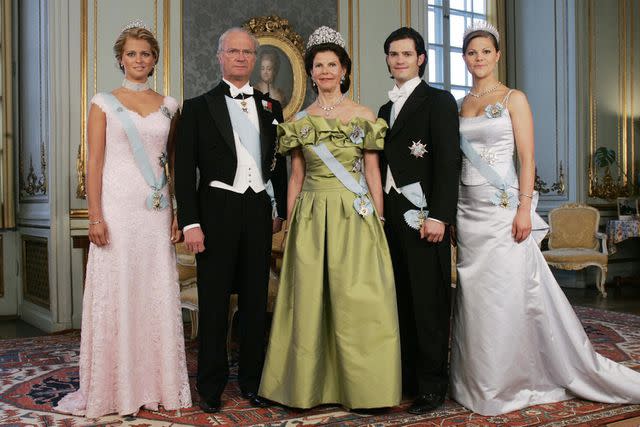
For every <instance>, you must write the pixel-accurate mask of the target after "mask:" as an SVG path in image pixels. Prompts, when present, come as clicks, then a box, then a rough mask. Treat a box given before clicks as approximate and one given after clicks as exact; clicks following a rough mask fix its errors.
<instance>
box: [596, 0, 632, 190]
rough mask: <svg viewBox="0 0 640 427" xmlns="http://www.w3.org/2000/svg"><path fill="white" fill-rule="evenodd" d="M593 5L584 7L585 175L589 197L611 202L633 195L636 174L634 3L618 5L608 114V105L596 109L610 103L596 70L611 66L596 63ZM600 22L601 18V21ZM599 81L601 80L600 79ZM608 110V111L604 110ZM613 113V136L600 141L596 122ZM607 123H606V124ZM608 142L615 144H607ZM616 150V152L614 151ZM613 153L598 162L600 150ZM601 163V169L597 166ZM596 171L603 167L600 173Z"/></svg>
mask: <svg viewBox="0 0 640 427" xmlns="http://www.w3.org/2000/svg"><path fill="white" fill-rule="evenodd" d="M596 5H600V6H601V4H600V3H598V2H595V0H589V2H588V4H587V28H588V35H589V38H588V99H589V166H588V170H587V176H588V196H589V197H592V198H600V199H607V200H612V199H615V198H616V197H625V196H629V195H631V194H633V193H634V192H635V187H636V185H635V183H636V179H637V178H636V176H637V171H636V170H635V162H636V158H635V157H636V154H635V153H636V150H635V135H634V134H635V130H634V118H635V114H636V113H635V105H634V81H633V78H634V67H635V51H634V34H633V29H634V27H633V26H634V23H633V21H634V15H633V13H634V1H628V0H620V1H618V2H616V5H617V23H618V26H617V27H618V28H617V29H618V31H617V33H616V35H617V40H616V42H617V46H616V48H617V62H618V64H617V76H616V77H617V88H616V89H617V90H616V92H615V93H616V95H617V100H616V106H615V111H610V110H611V108H610V104H611V102H608V103H606V104H605V107H604V108H603V109H600V108H599V101H600V100H602V101H603V102H607V101H610V97H609V98H607V95H609V92H608V91H605V92H602V93H601V92H599V91H598V85H599V84H605V85H607V87H609V86H610V85H611V84H612V82H611V81H610V80H607V81H606V82H600V81H599V80H598V77H599V73H598V67H599V65H600V66H604V67H606V66H610V64H599V62H598V51H599V50H600V48H601V46H598V45H597V42H598V40H600V38H599V37H598V28H599V26H598V18H599V14H598V13H597V11H596ZM601 19H602V18H601ZM601 79H602V78H601ZM607 107H609V110H607ZM611 113H613V114H615V135H605V138H604V139H603V140H602V142H601V140H600V139H599V136H600V135H599V127H598V121H599V120H601V121H602V120H606V119H607V118H608V115H611ZM605 124H606V122H605ZM609 140H614V141H615V147H614V146H613V144H607V142H608V141H609ZM614 148H615V150H613V149H614ZM606 149H611V150H613V156H607V159H606V160H607V161H606V162H604V163H602V161H600V162H597V161H596V157H597V156H598V154H597V153H598V152H602V151H603V150H606ZM598 163H600V166H599V165H598ZM599 168H603V169H604V170H603V171H601V170H599Z"/></svg>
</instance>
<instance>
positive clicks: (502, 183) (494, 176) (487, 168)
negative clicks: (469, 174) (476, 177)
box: [460, 135, 519, 209]
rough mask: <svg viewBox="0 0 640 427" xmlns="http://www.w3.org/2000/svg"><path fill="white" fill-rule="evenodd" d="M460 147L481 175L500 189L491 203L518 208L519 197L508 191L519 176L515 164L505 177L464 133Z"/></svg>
mask: <svg viewBox="0 0 640 427" xmlns="http://www.w3.org/2000/svg"><path fill="white" fill-rule="evenodd" d="M460 149H461V150H462V152H463V153H464V155H465V157H466V158H467V159H468V160H469V162H471V164H472V165H473V166H474V167H475V168H476V169H477V170H478V172H480V175H482V177H483V178H484V179H486V180H487V181H488V182H489V184H491V185H492V186H494V187H495V188H497V189H498V191H497V192H496V193H495V194H494V196H493V197H492V199H491V203H493V204H494V205H496V206H500V207H503V208H508V209H516V208H517V207H518V204H519V202H518V198H517V197H516V196H515V194H514V193H513V192H508V191H507V190H508V189H509V188H510V187H511V184H510V183H511V182H513V181H514V180H515V179H516V178H517V177H516V174H515V171H514V169H513V166H512V167H511V168H509V170H508V171H507V176H506V177H504V178H503V177H501V176H500V174H499V173H498V172H497V171H496V170H495V169H494V168H493V167H492V166H491V165H490V164H489V163H487V162H486V161H484V160H483V159H482V157H480V154H478V153H477V152H476V150H474V148H473V146H472V145H471V143H470V142H469V141H467V139H466V138H465V137H464V136H462V135H460Z"/></svg>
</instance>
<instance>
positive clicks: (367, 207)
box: [311, 144, 373, 217]
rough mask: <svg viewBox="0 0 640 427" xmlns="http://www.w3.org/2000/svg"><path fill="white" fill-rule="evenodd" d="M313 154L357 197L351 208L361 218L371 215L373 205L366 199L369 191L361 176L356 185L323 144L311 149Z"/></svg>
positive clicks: (353, 179)
mask: <svg viewBox="0 0 640 427" xmlns="http://www.w3.org/2000/svg"><path fill="white" fill-rule="evenodd" d="M311 149H312V150H313V152H314V153H316V154H317V155H318V157H320V160H322V161H323V162H324V164H325V165H326V166H327V167H328V168H329V170H330V171H331V172H333V174H334V175H335V176H336V178H338V180H339V181H340V182H341V183H342V185H344V186H345V187H346V188H347V190H349V191H351V192H352V193H354V194H355V195H357V196H358V197H356V199H355V200H354V202H353V208H354V209H355V210H356V212H358V214H359V215H361V216H362V217H365V216H368V215H371V214H372V213H373V205H372V204H371V200H369V197H367V193H368V192H369V189H368V188H367V183H366V181H365V179H364V176H363V175H360V183H358V182H357V181H356V180H355V178H354V177H353V176H351V174H350V173H349V172H347V170H346V169H345V168H344V166H342V163H340V162H339V161H338V159H336V158H335V157H334V156H333V154H331V151H329V149H328V148H327V146H326V145H324V144H318V145H314V146H312V147H311Z"/></svg>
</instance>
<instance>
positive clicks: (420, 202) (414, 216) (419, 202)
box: [389, 102, 429, 230]
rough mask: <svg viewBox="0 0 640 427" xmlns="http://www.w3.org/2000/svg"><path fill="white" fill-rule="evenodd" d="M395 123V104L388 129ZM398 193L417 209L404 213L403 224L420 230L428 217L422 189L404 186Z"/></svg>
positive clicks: (415, 185)
mask: <svg viewBox="0 0 640 427" xmlns="http://www.w3.org/2000/svg"><path fill="white" fill-rule="evenodd" d="M395 121H396V104H395V102H394V103H393V104H392V105H391V113H390V116H389V129H391V127H393V124H394V123H395ZM398 191H399V192H400V193H401V194H402V195H403V196H404V197H406V198H407V200H409V201H410V202H411V204H413V205H414V206H415V207H416V208H418V209H409V210H408V211H406V212H405V213H404V222H406V223H407V225H408V226H409V227H411V228H413V229H415V230H420V228H421V227H422V223H423V222H425V221H426V219H427V218H428V217H429V211H428V210H425V209H424V208H426V207H427V198H426V197H425V196H424V193H423V192H422V187H421V186H420V183H419V182H414V183H413V184H408V185H405V186H404V187H400V188H398Z"/></svg>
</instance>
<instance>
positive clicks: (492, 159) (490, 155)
mask: <svg viewBox="0 0 640 427" xmlns="http://www.w3.org/2000/svg"><path fill="white" fill-rule="evenodd" d="M480 158H481V159H482V160H484V161H485V162H487V163H489V164H490V165H493V164H495V163H496V161H497V160H498V156H497V155H496V153H494V152H493V151H491V149H490V148H487V147H484V148H483V149H482V153H480Z"/></svg>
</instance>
